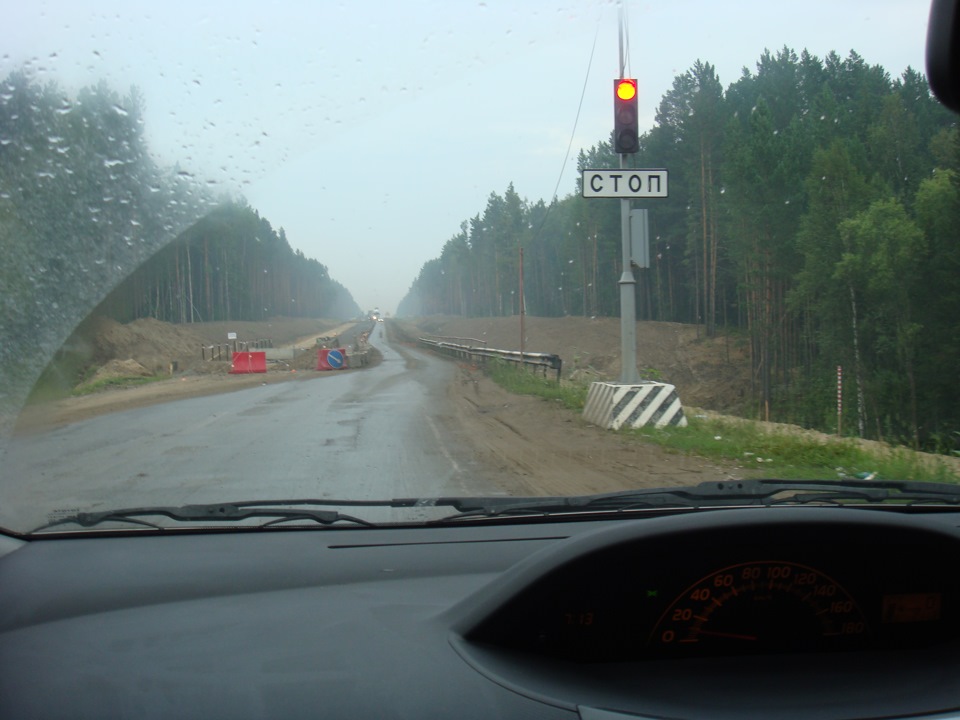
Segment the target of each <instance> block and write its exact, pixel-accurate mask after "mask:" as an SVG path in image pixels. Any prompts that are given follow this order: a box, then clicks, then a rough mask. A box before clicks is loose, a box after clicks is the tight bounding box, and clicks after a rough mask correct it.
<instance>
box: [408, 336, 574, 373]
mask: <svg viewBox="0 0 960 720" xmlns="http://www.w3.org/2000/svg"><path fill="white" fill-rule="evenodd" d="M453 339H454V340H462V339H464V338H453ZM417 342H418V343H420V345H424V346H426V347H429V348H432V349H433V350H435V351H436V352H439V353H443V354H444V355H449V356H450V357H456V358H460V359H462V360H480V362H482V363H486V361H487V359H488V358H497V359H499V360H505V361H507V362H515V363H520V364H523V365H529V366H532V367H533V368H534V369H537V368H543V375H544V377H546V375H547V370H556V372H557V382H560V372H561V371H562V370H563V360H561V359H560V356H559V355H553V354H551V353H535V352H523V353H521V352H520V351H519V350H497V349H496V348H488V347H476V346H473V345H460V344H458V343H452V342H446V341H445V340H431V339H429V338H426V337H421V338H417Z"/></svg>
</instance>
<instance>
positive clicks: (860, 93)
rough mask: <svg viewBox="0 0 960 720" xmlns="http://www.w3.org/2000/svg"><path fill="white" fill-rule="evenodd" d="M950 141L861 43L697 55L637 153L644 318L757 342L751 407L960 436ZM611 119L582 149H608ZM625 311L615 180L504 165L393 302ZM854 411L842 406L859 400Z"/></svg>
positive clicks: (876, 431) (594, 153)
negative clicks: (736, 64) (553, 183)
mask: <svg viewBox="0 0 960 720" xmlns="http://www.w3.org/2000/svg"><path fill="white" fill-rule="evenodd" d="M958 158H960V155H958V137H957V127H956V119H955V117H954V116H953V115H952V114H951V113H949V112H948V111H947V110H945V109H944V108H942V106H940V105H939V103H938V102H937V101H936V100H935V99H934V98H933V97H932V96H931V94H930V90H929V86H928V84H927V82H926V79H925V78H924V77H923V76H922V75H921V74H920V73H918V72H916V71H915V70H913V69H911V68H907V69H906V70H905V71H904V72H903V73H902V74H901V76H900V77H898V78H892V77H891V75H890V74H889V73H888V72H887V71H886V70H885V69H884V68H882V67H880V66H878V65H870V64H869V63H867V62H866V61H865V60H864V59H863V58H862V57H860V56H859V55H858V54H857V53H855V52H850V54H849V55H848V56H847V57H845V58H842V57H840V56H839V55H837V54H836V53H830V54H829V55H827V56H826V57H825V58H823V59H821V58H818V57H816V56H814V55H811V54H810V53H808V52H806V51H804V52H802V53H800V54H799V55H798V54H797V53H796V52H795V51H793V50H791V49H789V48H783V49H782V50H780V51H777V52H770V51H766V52H764V53H763V54H762V56H761V57H760V58H759V60H758V61H757V63H756V67H755V69H754V70H752V71H751V70H749V69H747V68H744V70H743V72H742V75H741V77H739V78H738V79H737V80H736V81H735V82H733V83H732V84H730V85H729V86H728V87H727V88H726V89H724V87H723V85H722V83H721V81H720V78H719V77H718V76H717V73H716V71H715V68H714V67H713V66H712V65H711V64H710V63H708V62H704V61H699V60H698V61H697V62H696V63H694V65H693V66H692V67H691V68H690V69H689V70H687V71H686V72H684V73H683V74H681V75H678V76H677V77H676V78H675V79H674V81H673V85H672V87H671V89H670V90H669V91H668V92H667V93H666V94H665V95H664V97H663V98H662V99H661V100H660V103H659V107H658V110H657V113H656V120H655V125H654V127H653V128H651V129H649V130H648V131H646V132H643V133H642V134H641V140H640V151H639V152H638V153H636V154H635V155H633V156H629V162H628V167H636V168H666V169H667V170H668V171H669V174H670V175H669V197H668V198H665V199H654V200H648V201H645V202H644V203H642V204H641V203H639V202H636V201H635V202H634V204H633V206H634V207H645V208H647V209H648V210H649V215H650V239H651V241H650V242H651V249H650V253H651V267H650V268H649V269H642V270H638V271H636V274H637V292H636V302H637V318H638V319H640V320H657V321H671V322H681V323H693V324H697V326H698V328H699V329H700V330H701V331H702V334H703V336H704V337H711V336H715V335H717V334H718V333H726V334H730V335H731V336H733V337H735V338H737V339H739V340H741V341H742V342H744V343H746V344H747V345H748V347H749V355H750V363H751V370H752V386H753V395H752V398H751V401H750V407H749V408H746V410H745V411H746V413H747V414H749V415H751V416H754V417H758V418H762V419H768V420H776V421H785V422H793V423H798V424H801V425H803V426H806V427H813V428H819V429H823V430H828V431H831V432H835V431H836V430H837V415H836V404H837V373H838V368H842V372H843V374H844V378H845V383H844V391H843V394H844V398H843V401H844V407H845V416H846V417H847V418H848V420H846V421H845V425H844V427H842V428H841V429H842V431H843V432H844V433H845V434H850V435H856V436H860V437H865V438H875V439H881V440H886V441H891V442H902V443H905V444H908V445H911V446H913V447H918V448H919V447H923V448H926V449H931V450H935V451H941V452H957V451H960V402H958V401H960V389H958V382H957V369H958V367H960V247H958V243H957V235H958V228H960V222H958V221H960V195H958V190H960V181H958V171H960V167H958V166H960V159H958ZM618 163H619V156H618V155H616V154H615V153H614V152H613V149H612V145H611V143H610V141H609V140H601V141H599V142H597V143H596V144H595V145H594V146H593V147H591V148H589V149H586V150H581V151H580V154H579V158H578V165H579V168H580V169H581V170H582V169H584V168H612V167H619V164H618ZM521 248H522V252H523V281H524V300H525V311H526V312H527V313H528V314H531V315H537V316H562V315H583V316H598V315H605V316H616V315H619V290H618V286H617V280H618V278H619V277H620V274H621V271H622V268H621V262H622V260H621V250H620V208H619V201H618V200H610V199H583V198H582V197H581V196H580V189H579V182H578V187H577V188H574V189H573V192H571V194H569V195H567V196H565V197H563V198H553V199H552V200H551V201H549V202H545V201H544V200H542V199H541V200H536V201H530V200H527V199H525V198H521V197H520V196H519V194H518V193H517V191H516V190H515V188H514V187H513V185H512V184H510V185H509V186H508V187H507V188H506V190H505V191H504V192H503V194H502V195H501V194H497V193H491V194H490V196H489V198H488V200H487V205H486V207H485V208H484V209H483V210H482V212H478V213H477V214H476V215H475V216H474V217H472V218H469V219H466V220H464V222H463V223H462V224H461V227H460V231H459V232H458V233H456V234H455V235H454V236H453V237H451V238H450V239H449V240H447V241H446V243H445V244H444V245H443V248H442V252H441V253H440V256H439V257H437V258H435V259H433V260H430V261H429V262H427V263H426V264H424V266H423V267H422V269H421V271H420V273H419V275H418V277H417V278H416V280H415V281H414V282H413V284H412V286H411V288H410V290H409V292H408V294H407V296H406V297H405V298H404V300H403V302H402V303H401V305H400V307H399V311H398V312H399V314H402V315H427V314H451V315H465V316H486V315H513V314H517V313H518V312H519V311H520V298H519V267H520V256H521ZM850 418H852V419H850Z"/></svg>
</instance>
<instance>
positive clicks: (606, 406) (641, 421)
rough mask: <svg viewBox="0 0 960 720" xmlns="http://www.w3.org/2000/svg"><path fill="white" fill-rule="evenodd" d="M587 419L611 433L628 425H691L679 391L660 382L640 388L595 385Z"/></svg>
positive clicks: (584, 413) (585, 410)
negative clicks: (686, 416) (685, 415)
mask: <svg viewBox="0 0 960 720" xmlns="http://www.w3.org/2000/svg"><path fill="white" fill-rule="evenodd" d="M583 418H584V419H585V420H586V421H587V422H591V423H593V424H594V425H599V426H600V427H604V428H607V429H608V430H619V429H620V428H621V427H624V426H626V427H631V428H638V427H644V426H646V425H653V426H655V427H669V426H673V427H686V426H687V418H685V417H684V415H683V406H682V405H681V404H680V397H679V396H678V395H677V390H676V388H675V387H674V386H673V385H667V384H665V383H658V382H644V383H640V384H639V385H621V384H618V383H608V382H595V383H591V385H590V391H589V392H588V393H587V403H586V405H584V407H583Z"/></svg>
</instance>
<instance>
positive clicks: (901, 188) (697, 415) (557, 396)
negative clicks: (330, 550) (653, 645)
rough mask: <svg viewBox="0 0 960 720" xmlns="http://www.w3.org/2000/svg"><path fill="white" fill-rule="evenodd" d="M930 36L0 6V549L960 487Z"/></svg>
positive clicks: (421, 6)
mask: <svg viewBox="0 0 960 720" xmlns="http://www.w3.org/2000/svg"><path fill="white" fill-rule="evenodd" d="M927 13H928V4H927V3H925V2H916V1H915V0H902V1H894V0H890V1H889V2H882V3H876V2H869V3H867V2H863V3H861V2H856V3H852V2H851V3H836V2H833V3H827V2H809V1H807V2H802V3H799V2H798V3H755V2H723V3H714V2H675V3H660V4H649V3H629V2H625V3H622V4H620V3H611V2H580V3H566V4H564V3H554V2H550V1H545V2H524V3H501V2H414V3H402V4H401V3H382V2H374V3H361V4H350V3H345V4H332V3H283V2H278V3H273V4H269V5H265V4H263V3H248V2H232V3H186V2H180V1H179V0H178V1H175V2H167V3H152V4H150V5H149V6H147V5H140V4H130V3H124V2H107V1H104V2H96V3H79V4H78V3H68V2H42V3H21V4H20V5H18V6H10V7H8V8H6V10H5V13H4V14H5V18H6V22H4V23H3V26H2V28H0V35H2V37H3V42H2V45H3V48H4V50H3V54H2V55H0V247H2V250H3V263H2V265H0V302H2V311H0V452H2V460H0V528H3V529H4V530H6V531H7V532H10V533H14V534H25V533H30V532H32V531H37V532H60V531H71V532H72V531H83V530H84V527H89V529H90V530H93V529H105V528H107V529H109V528H113V529H122V530H131V531H136V530H139V529H143V526H142V525H141V524H140V522H141V521H142V522H146V523H147V524H148V525H147V526H148V528H152V527H154V526H163V527H181V526H184V525H188V526H191V527H195V526H203V527H207V526H210V525H212V524H215V521H216V523H217V524H218V526H222V525H219V523H221V522H225V523H226V524H228V525H229V524H241V525H249V524H257V525H260V524H263V523H265V522H274V523H276V524H283V525H286V526H289V525H290V524H291V523H293V524H298V523H299V524H310V525H311V526H315V525H317V524H320V525H326V524H330V523H333V522H340V521H347V522H357V523H363V524H366V523H371V524H382V523H418V522H423V521H426V520H432V519H436V518H438V517H444V516H447V515H449V514H450V513H452V512H453V510H452V509H451V505H452V506H453V507H460V508H461V509H463V508H474V509H475V508H476V507H487V506H488V505H489V503H490V502H492V500H491V499H493V500H496V499H501V500H502V499H503V498H517V499H518V500H519V499H522V498H527V499H530V498H532V497H535V496H536V497H540V496H548V497H551V498H565V497H570V496H582V495H591V494H595V493H614V492H618V491H627V490H637V489H647V488H657V487H674V486H688V485H694V484H698V483H701V482H704V481H725V480H741V479H753V478H759V477H763V478H779V479H806V480H818V481H822V480H843V481H851V480H853V481H856V480H866V481H871V482H875V481H883V480H891V481H924V482H937V483H954V482H955V481H956V480H957V478H958V473H960V467H958V461H960V458H958V455H960V403H958V399H960V397H958V395H960V391H958V387H957V382H956V368H957V367H958V365H960V320H958V318H960V314H958V311H960V253H958V250H957V247H956V242H955V240H956V232H955V228H956V227H957V221H958V219H960V218H958V213H960V205H958V201H960V195H958V187H960V186H958V183H957V171H958V164H960V158H958V154H957V148H958V144H957V128H956V121H955V117H954V115H952V114H951V113H950V112H949V111H947V110H946V109H944V108H943V107H942V106H940V105H939V103H938V102H937V101H936V100H935V99H933V97H932V96H931V94H930V90H929V87H928V85H927V82H926V79H925V77H924V65H923V59H924V55H923V52H924V40H925V34H926V23H927ZM618 80H626V81H627V82H626V83H618V82H617V81H618ZM456 498H482V499H486V500H484V502H486V503H487V505H484V502H480V503H473V504H471V503H459V505H458V504H457V503H452V504H451V502H450V500H451V499H456ZM438 499H441V500H440V501H438ZM237 503H248V504H249V505H237ZM364 503H367V504H364ZM327 505H329V506H330V507H327ZM253 506H256V507H258V508H260V509H261V510H262V508H263V507H268V508H278V507H279V508H284V509H285V510H284V512H286V511H287V510H289V509H290V508H293V509H295V510H296V509H300V510H304V508H311V511H310V512H309V513H308V512H306V511H305V510H304V511H303V512H289V513H288V514H283V513H280V514H277V513H276V512H275V511H274V510H273V509H271V510H270V511H269V512H267V511H263V514H262V515H261V514H258V513H260V510H258V511H257V512H254V513H250V512H247V510H246V509H245V508H248V507H253ZM545 506H546V505H541V507H545ZM185 507H189V509H188V510H184V508H185ZM318 507H322V508H324V509H323V510H318V509H317V508H318ZM157 508H160V509H164V508H166V509H168V510H169V509H171V508H172V509H179V510H176V511H175V512H169V511H168V512H160V511H157ZM124 509H125V510H130V509H134V510H137V511H138V512H137V513H135V514H129V513H127V514H124V513H115V511H119V510H124ZM139 511H145V512H142V513H141V512H139ZM114 513H115V514H114ZM338 513H339V514H338ZM348 513H349V515H348ZM351 517H352V518H354V519H353V520H351ZM360 526H361V524H358V527H360ZM41 528H42V530H41Z"/></svg>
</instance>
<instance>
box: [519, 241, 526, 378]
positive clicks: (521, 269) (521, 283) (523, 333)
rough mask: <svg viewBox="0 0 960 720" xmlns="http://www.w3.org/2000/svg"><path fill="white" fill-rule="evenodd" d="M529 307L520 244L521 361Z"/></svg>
mask: <svg viewBox="0 0 960 720" xmlns="http://www.w3.org/2000/svg"><path fill="white" fill-rule="evenodd" d="M526 314H527V309H526V308H525V307H524V302H523V246H522V245H521V246H520V362H521V363H523V342H524V337H525V336H526V329H525V328H524V326H523V320H524V317H525V316H526Z"/></svg>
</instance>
